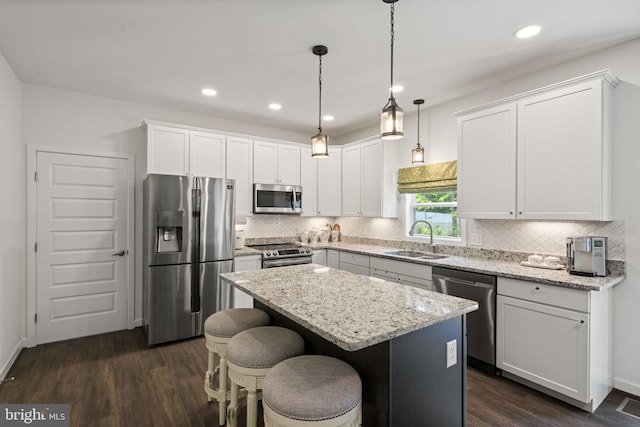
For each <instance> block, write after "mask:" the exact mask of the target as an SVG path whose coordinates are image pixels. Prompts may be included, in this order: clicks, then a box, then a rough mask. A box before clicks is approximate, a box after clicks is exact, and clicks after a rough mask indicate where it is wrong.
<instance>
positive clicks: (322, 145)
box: [311, 45, 329, 158]
mask: <svg viewBox="0 0 640 427" xmlns="http://www.w3.org/2000/svg"><path fill="white" fill-rule="evenodd" d="M311 51H312V52H313V54H314V55H318V59H319V65H318V88H319V92H318V94H319V96H318V134H317V135H315V136H312V137H311V157H317V158H323V157H329V137H328V136H327V134H326V133H324V132H323V131H322V55H326V54H327V52H328V51H329V50H328V49H327V47H326V46H322V45H316V46H314V47H313V48H312V49H311Z"/></svg>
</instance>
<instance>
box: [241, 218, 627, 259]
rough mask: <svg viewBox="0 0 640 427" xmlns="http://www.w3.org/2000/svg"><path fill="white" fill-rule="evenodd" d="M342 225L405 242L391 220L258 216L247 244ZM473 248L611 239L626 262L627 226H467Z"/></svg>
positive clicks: (546, 248)
mask: <svg viewBox="0 0 640 427" xmlns="http://www.w3.org/2000/svg"><path fill="white" fill-rule="evenodd" d="M335 223H338V224H340V229H341V234H342V235H343V236H350V237H363V238H374V239H383V240H402V239H403V237H404V234H405V233H404V232H405V230H404V225H403V222H402V220H399V219H391V218H354V217H317V218H316V217H303V216H297V215H255V216H252V217H248V218H247V224H246V225H238V226H237V227H236V228H242V229H244V235H245V236H246V237H247V238H264V237H290V236H295V235H297V234H299V233H300V232H301V231H303V230H306V229H310V228H314V227H322V226H324V225H325V224H335ZM466 223H467V229H466V235H467V246H469V247H471V248H482V249H489V250H502V251H513V252H528V253H529V252H531V253H540V254H548V255H560V256H563V255H564V254H565V238H566V237H568V236H582V235H588V236H605V237H607V238H608V254H607V258H608V259H609V260H617V261H624V260H625V240H624V221H611V222H600V221H577V222H568V221H524V220H523V221H521V220H517V221H514V220H467V221H466Z"/></svg>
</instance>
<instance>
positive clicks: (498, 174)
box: [458, 104, 516, 219]
mask: <svg viewBox="0 0 640 427" xmlns="http://www.w3.org/2000/svg"><path fill="white" fill-rule="evenodd" d="M515 208H516V106H515V104H508V105H503V106H499V107H494V108H490V109H487V110H482V111H479V112H475V113H472V114H469V115H466V116H461V117H459V118H458V216H459V217H460V218H480V219H482V218H496V219H500V218H507V219H513V218H515V217H516V215H515Z"/></svg>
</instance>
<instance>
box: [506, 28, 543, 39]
mask: <svg viewBox="0 0 640 427" xmlns="http://www.w3.org/2000/svg"><path fill="white" fill-rule="evenodd" d="M541 29H542V28H541V27H540V25H527V26H526V27H522V28H520V29H519V30H518V31H516V32H515V33H513V35H514V36H515V37H517V38H519V39H528V38H529V37H533V36H535V35H536V34H538V33H539V32H540V30H541Z"/></svg>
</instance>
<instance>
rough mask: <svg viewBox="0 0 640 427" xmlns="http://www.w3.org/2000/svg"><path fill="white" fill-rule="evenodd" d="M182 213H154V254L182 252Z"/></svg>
mask: <svg viewBox="0 0 640 427" xmlns="http://www.w3.org/2000/svg"><path fill="white" fill-rule="evenodd" d="M183 224H184V211H157V212H156V253H163V252H182V227H183Z"/></svg>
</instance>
